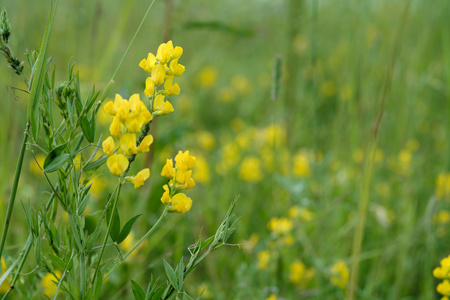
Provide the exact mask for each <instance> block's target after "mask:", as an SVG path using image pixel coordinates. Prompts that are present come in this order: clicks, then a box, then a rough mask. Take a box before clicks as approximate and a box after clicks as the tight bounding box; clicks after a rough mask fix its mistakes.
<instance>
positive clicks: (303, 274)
mask: <svg viewBox="0 0 450 300" xmlns="http://www.w3.org/2000/svg"><path fill="white" fill-rule="evenodd" d="M289 271H290V274H289V280H290V281H291V282H292V283H293V284H296V285H302V286H305V285H307V284H308V282H309V281H310V280H311V279H312V278H313V277H314V273H315V272H314V269H313V268H307V267H306V266H305V264H304V263H303V262H302V261H301V260H296V261H294V262H293V263H292V264H291V265H290V266H289Z"/></svg>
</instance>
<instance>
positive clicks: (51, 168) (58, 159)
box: [44, 153, 70, 173]
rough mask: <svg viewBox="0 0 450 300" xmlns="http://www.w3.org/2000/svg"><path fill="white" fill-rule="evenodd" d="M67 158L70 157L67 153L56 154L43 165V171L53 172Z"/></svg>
mask: <svg viewBox="0 0 450 300" xmlns="http://www.w3.org/2000/svg"><path fill="white" fill-rule="evenodd" d="M47 157H48V156H47ZM69 158H70V154H68V153H63V154H60V155H58V156H56V157H55V158H54V159H53V160H52V161H51V162H50V163H48V164H47V166H46V167H44V172H45V173H51V172H55V171H56V170H58V169H59V168H61V167H62V166H63V165H64V164H65V163H66V162H67V161H68V160H69ZM46 160H47V159H46ZM44 165H45V163H44Z"/></svg>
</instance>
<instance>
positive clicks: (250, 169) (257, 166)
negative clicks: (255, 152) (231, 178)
mask: <svg viewBox="0 0 450 300" xmlns="http://www.w3.org/2000/svg"><path fill="white" fill-rule="evenodd" d="M239 176H240V178H241V179H242V180H244V181H247V182H259V181H261V180H262V179H263V173H262V171H261V160H260V159H259V158H257V157H254V156H251V157H246V158H245V159H244V160H243V161H242V163H241V167H240V170H239Z"/></svg>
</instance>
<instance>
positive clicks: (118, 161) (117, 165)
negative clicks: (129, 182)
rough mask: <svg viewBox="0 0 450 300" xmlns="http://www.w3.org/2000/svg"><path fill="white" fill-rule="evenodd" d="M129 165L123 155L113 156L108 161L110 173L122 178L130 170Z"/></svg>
mask: <svg viewBox="0 0 450 300" xmlns="http://www.w3.org/2000/svg"><path fill="white" fill-rule="evenodd" d="M128 164H129V162H128V159H127V157H126V156H125V155H123V154H114V155H111V156H110V157H108V160H107V161H106V165H107V166H108V168H109V171H110V172H111V173H112V174H114V175H116V176H120V175H121V174H122V173H123V172H125V170H126V169H127V168H128Z"/></svg>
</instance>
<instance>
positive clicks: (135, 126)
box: [125, 115, 142, 132]
mask: <svg viewBox="0 0 450 300" xmlns="http://www.w3.org/2000/svg"><path fill="white" fill-rule="evenodd" d="M125 126H126V127H127V129H128V132H140V131H141V127H142V123H141V122H140V120H139V115H134V116H130V117H128V119H127V120H126V121H125Z"/></svg>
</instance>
